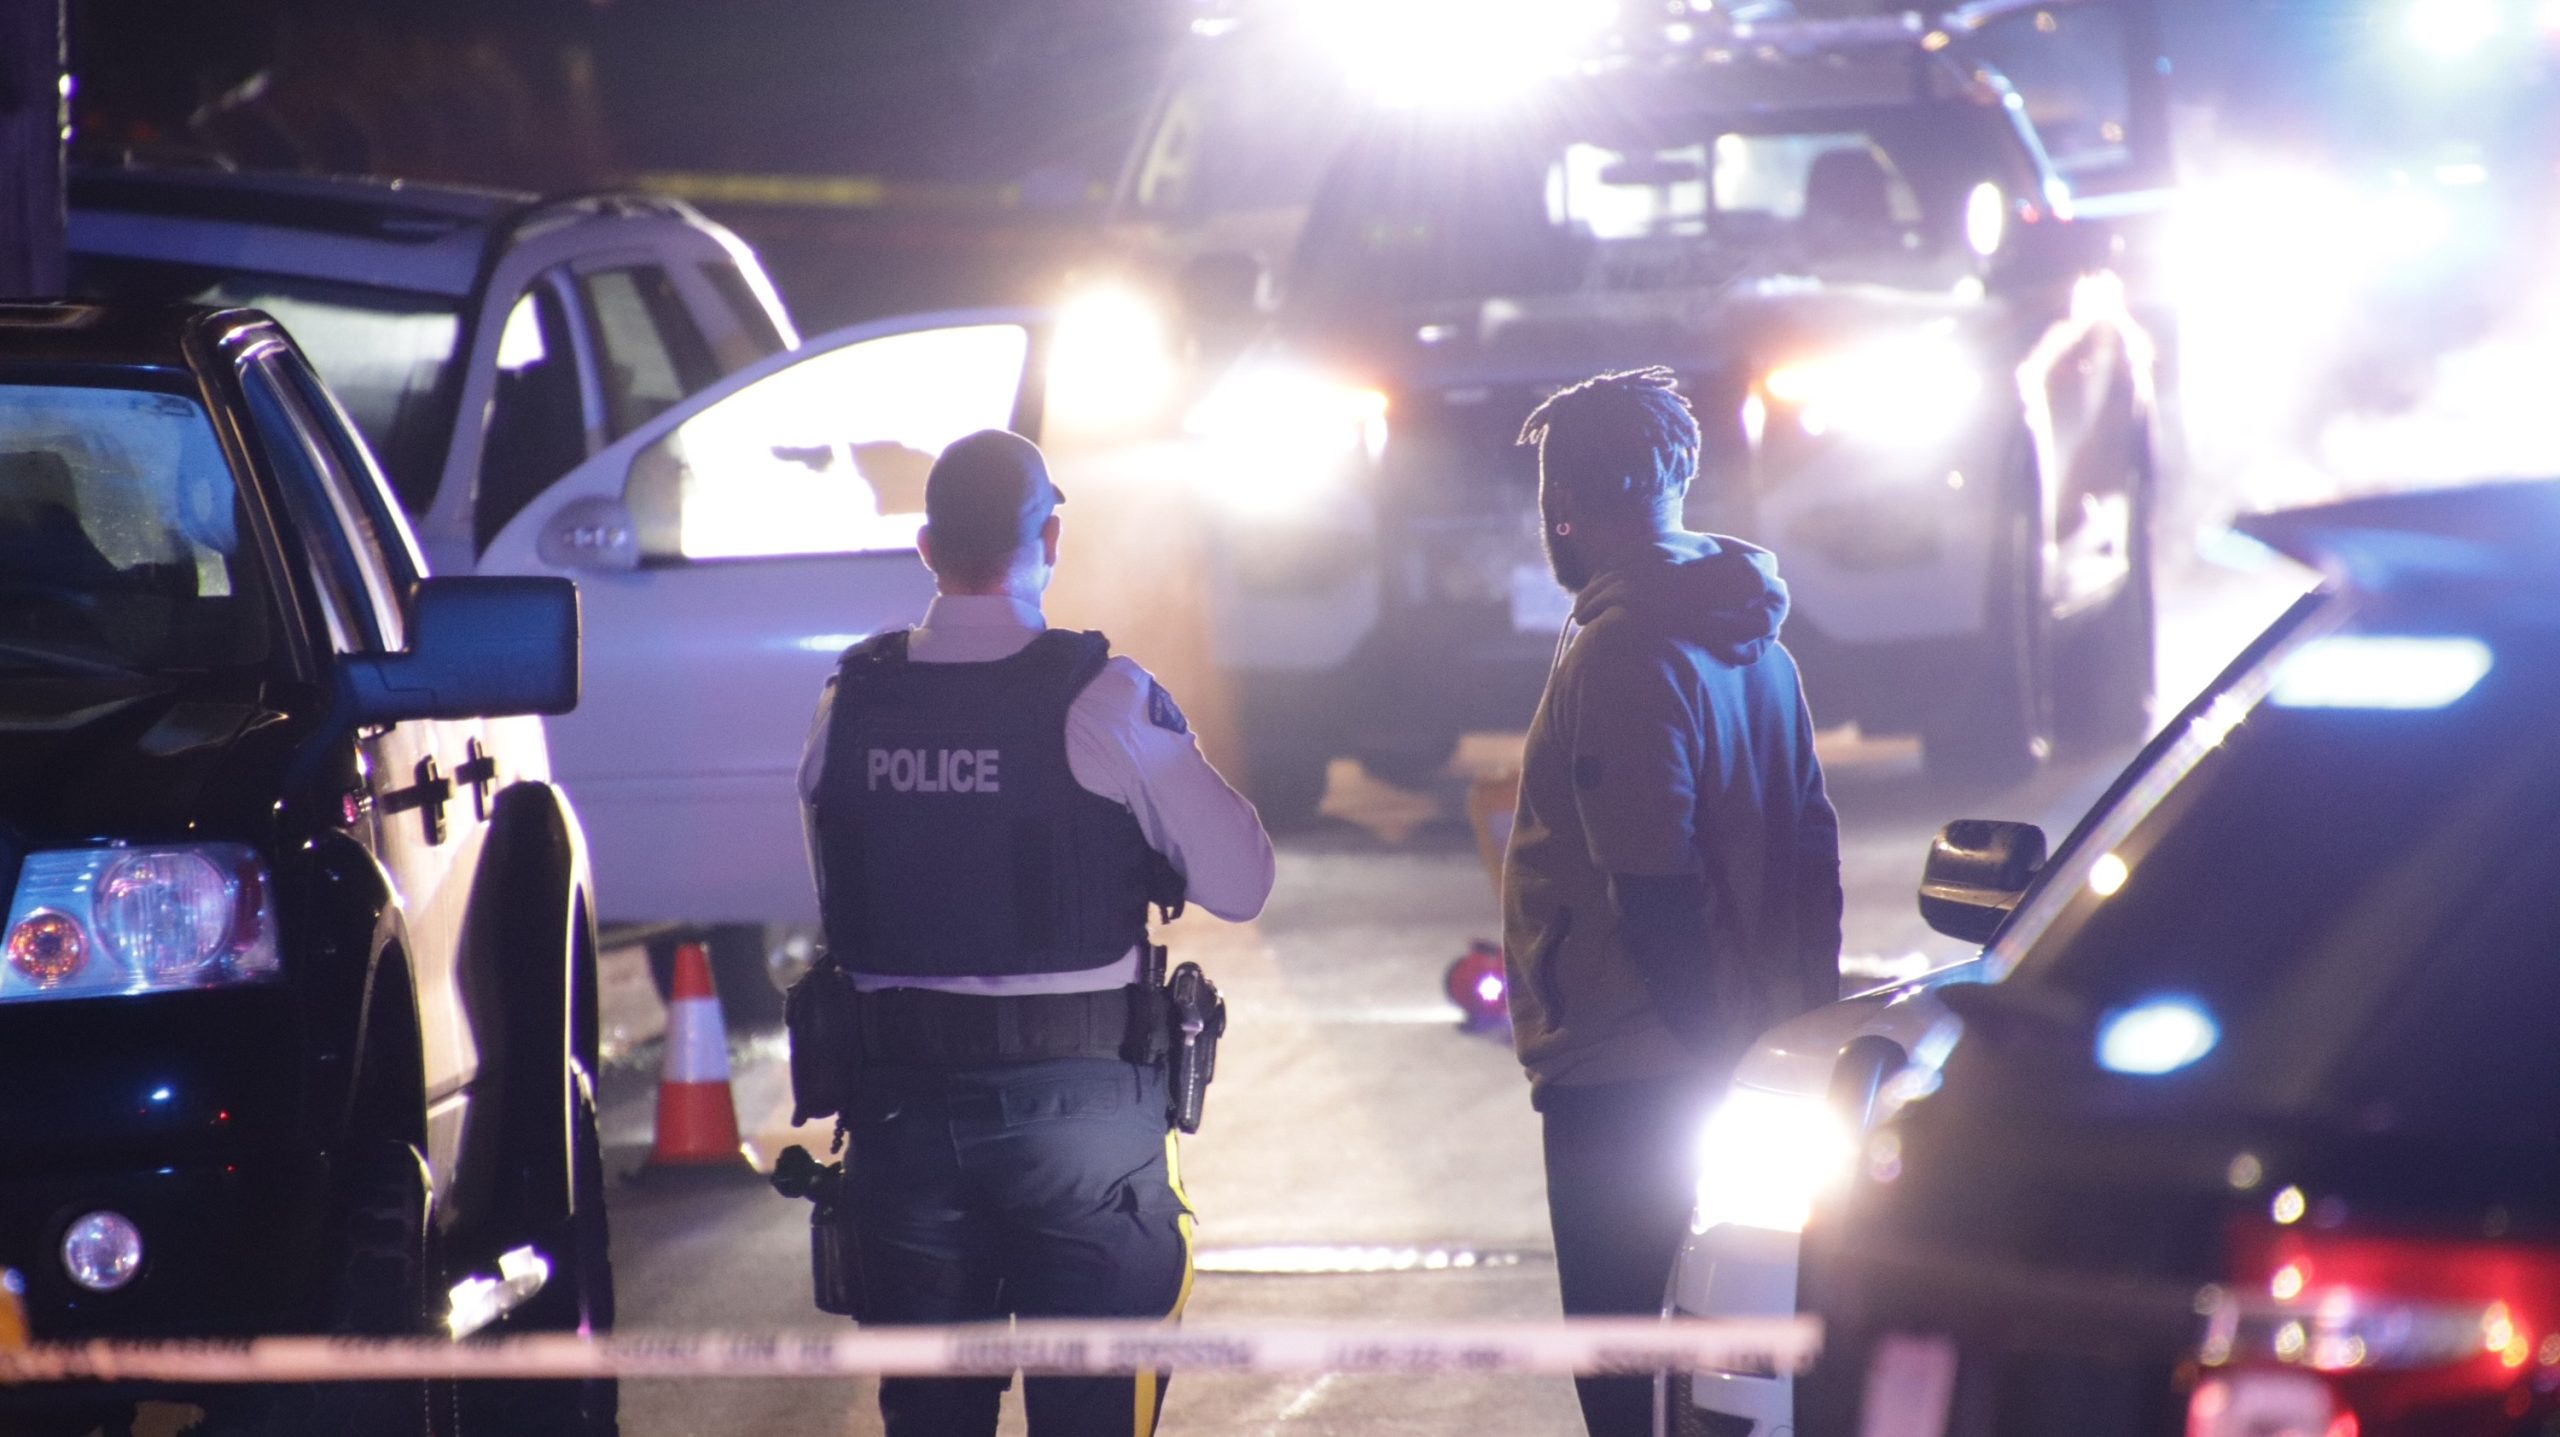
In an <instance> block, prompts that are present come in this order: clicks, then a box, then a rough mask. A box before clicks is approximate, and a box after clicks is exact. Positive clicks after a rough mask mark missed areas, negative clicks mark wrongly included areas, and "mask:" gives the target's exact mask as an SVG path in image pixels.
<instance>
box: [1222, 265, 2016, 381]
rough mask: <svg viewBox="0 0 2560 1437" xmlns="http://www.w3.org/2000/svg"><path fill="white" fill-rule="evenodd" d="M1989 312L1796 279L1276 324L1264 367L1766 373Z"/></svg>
mask: <svg viewBox="0 0 2560 1437" xmlns="http://www.w3.org/2000/svg"><path fill="white" fill-rule="evenodd" d="M1998 317H1999V311H1998V309H1997V306H1996V305H1993V304H1989V303H1986V302H1985V301H1982V300H1979V299H1967V298H1963V297H1960V296H1957V295H1954V294H1945V295H1928V294H1914V293H1912V292H1910V291H1907V290H1898V289H1883V288H1877V287H1872V286H1861V285H1826V284H1821V283H1818V282H1816V281H1812V280H1803V279H1768V280H1760V281H1755V282H1752V283H1748V284H1742V285H1733V286H1727V287H1724V288H1721V289H1715V290H1678V291H1637V292H1602V293H1577V294H1569V295H1555V296H1540V297H1536V298H1529V299H1516V300H1515V299H1498V298H1497V299H1487V300H1481V301H1475V300H1470V301H1463V302H1449V303H1441V304H1428V305H1407V306H1396V307H1385V308H1381V309H1377V310H1369V311H1361V312H1357V313H1352V312H1345V311H1332V310H1327V311H1316V312H1309V313H1302V314H1296V315H1291V316H1286V317H1284V318H1283V319H1282V320H1281V322H1280V323H1279V324H1277V325H1276V326H1275V327H1274V329H1273V332H1272V334H1271V336H1270V338H1269V340H1267V341H1266V345H1265V348H1264V355H1265V356H1266V357H1267V358H1269V359H1276V360H1283V361H1286V360H1296V361H1300V362H1307V363H1313V364H1316V365H1319V366H1321V367H1325V368H1328V369H1332V370H1336V371H1339V372H1341V373H1343V374H1344V375H1346V376H1347V377H1352V378H1357V379H1361V380H1364V381H1367V382H1373V383H1374V382H1381V381H1385V382H1390V383H1391V384H1392V385H1394V386H1400V387H1407V388H1415V389H1448V388H1457V387H1463V386H1471V385H1503V384H1527V383H1552V382H1556V381H1560V380H1565V381H1569V380H1573V379H1579V378H1582V377H1584V376H1586V375H1591V374H1597V373H1602V372H1605V371H1609V370H1617V369H1626V368H1629V367H1630V366H1634V365H1640V364H1667V365H1670V366H1672V367H1673V368H1675V369H1680V370H1683V371H1689V372H1698V371H1720V370H1727V369H1731V368H1734V367H1736V366H1743V365H1747V366H1751V367H1752V368H1754V369H1755V370H1757V369H1765V368H1767V367H1770V366H1774V365H1777V364H1783V363H1786V362H1789V361H1791V360H1796V359H1801V358H1805V357H1808V356H1811V355H1815V354H1819V353H1825V352H1829V351H1831V350H1833V349H1836V348H1838V347H1840V346H1844V345H1853V344H1855V343H1857V342H1859V341H1860V340H1861V339H1868V338H1878V337H1883V336H1886V335H1892V334H1897V333H1904V332H1909V331H1912V330H1917V329H1921V328H1925V327H1931V326H1954V327H1957V328H1960V329H1964V330H1967V331H1975V330H1980V329H1982V328H1984V327H1986V326H1988V325H1992V324H1995V323H1997V322H1998Z"/></svg>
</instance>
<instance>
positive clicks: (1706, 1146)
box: [1691, 1088, 1857, 1232]
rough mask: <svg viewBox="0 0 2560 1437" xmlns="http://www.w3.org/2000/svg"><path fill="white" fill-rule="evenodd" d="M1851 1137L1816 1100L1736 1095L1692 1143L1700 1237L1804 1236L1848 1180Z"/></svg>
mask: <svg viewBox="0 0 2560 1437" xmlns="http://www.w3.org/2000/svg"><path fill="white" fill-rule="evenodd" d="M1856 1151H1857V1139H1856V1135H1855V1134H1853V1133H1851V1132H1850V1130H1849V1124H1848V1122H1847V1120H1845V1119H1843V1118H1842V1117H1841V1116H1840V1114H1839V1112H1838V1110H1836V1109H1834V1108H1833V1107H1832V1106H1831V1104H1830V1103H1828V1102H1827V1101H1825V1100H1823V1099H1822V1098H1820V1097H1816V1096H1813V1095H1810V1094H1803V1093H1772V1092H1768V1091H1765V1090H1762V1089H1759V1088H1736V1089H1734V1090H1733V1092H1732V1094H1731V1095H1730V1096H1728V1097H1727V1098H1726V1099H1725V1100H1724V1103H1723V1105H1722V1106H1720V1107H1718V1108H1717V1109H1716V1110H1715V1113H1714V1115H1713V1116H1711V1117H1709V1118H1708V1119H1707V1123H1706V1127H1705V1129H1704V1131H1703V1132H1702V1133H1701V1134H1700V1136H1699V1141H1698V1207H1697V1212H1696V1215H1695V1216H1694V1217H1693V1218H1692V1219H1691V1226H1692V1227H1693V1228H1695V1229H1696V1230H1697V1231H1699V1232H1705V1231H1706V1230H1707V1229H1709V1228H1712V1227H1718V1226H1721V1225H1724V1224H1728V1223H1730V1224H1734V1225H1737V1226H1741V1227H1758V1228H1769V1229H1773V1230H1775V1231H1778V1232H1802V1231H1803V1230H1804V1225H1805V1221H1806V1219H1807V1218H1809V1217H1810V1216H1811V1215H1812V1212H1813V1205H1814V1203H1815V1201H1816V1200H1818V1199H1820V1198H1821V1197H1823V1196H1824V1195H1826V1194H1828V1193H1830V1192H1832V1191H1834V1190H1836V1189H1837V1188H1838V1187H1839V1186H1840V1185H1841V1183H1842V1182H1844V1181H1845V1180H1846V1179H1847V1178H1848V1175H1849V1165H1850V1162H1851V1160H1852V1159H1853V1158H1854V1157H1855V1155H1856Z"/></svg>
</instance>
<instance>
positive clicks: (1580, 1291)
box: [1538, 1079, 1706, 1437]
mask: <svg viewBox="0 0 2560 1437" xmlns="http://www.w3.org/2000/svg"><path fill="white" fill-rule="evenodd" d="M1538 1108H1539V1111H1540V1113H1541V1115H1542V1116H1543V1118H1544V1122H1545V1131H1546V1155H1547V1221H1548V1223H1549V1225H1550V1226H1551V1227H1552V1228H1553V1229H1554V1232H1555V1239H1556V1280H1557V1284H1558V1285H1559V1286H1560V1287H1562V1288H1563V1289H1564V1310H1565V1315H1566V1316H1568V1317H1630V1316H1656V1315H1659V1314H1660V1313H1661V1311H1662V1303H1663V1296H1664V1293H1665V1290H1666V1289H1667V1288H1668V1287H1669V1285H1670V1282H1671V1264H1672V1262H1673V1261H1674V1259H1676V1258H1677V1257H1678V1256H1679V1253H1680V1236H1681V1234H1682V1233H1683V1232H1684V1231H1686V1230H1687V1228H1688V1224H1689V1212H1690V1209H1691V1208H1692V1207H1693V1206H1695V1204H1696V1202H1697V1181H1698V1167H1697V1147H1698V1126H1699V1122H1700V1120H1701V1119H1702V1118H1703V1117H1704V1115H1705V1112H1706V1091H1705V1087H1704V1085H1703V1084H1701V1083H1699V1082H1698V1081H1697V1080H1696V1079H1681V1080H1678V1081H1664V1082H1646V1083H1606V1084H1590V1085H1586V1086H1572V1087H1567V1086H1561V1085H1554V1084H1551V1085H1549V1086H1547V1087H1545V1088H1543V1089H1541V1090H1540V1091H1539V1094H1538ZM1573 1385H1574V1393H1575V1395H1576V1396H1578V1397H1579V1398H1581V1399H1582V1422H1583V1426H1584V1427H1586V1428H1588V1429H1589V1430H1590V1433H1591V1437H1646V1434H1649V1433H1651V1432H1652V1430H1653V1379H1652V1378H1650V1377H1577V1378H1575V1379H1574V1380H1573Z"/></svg>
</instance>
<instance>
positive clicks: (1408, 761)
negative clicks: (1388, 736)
mask: <svg viewBox="0 0 2560 1437" xmlns="http://www.w3.org/2000/svg"><path fill="white" fill-rule="evenodd" d="M1359 756H1360V766H1361V767H1362V768H1364V769H1367V770H1368V771H1369V776H1370V777H1371V778H1374V779H1376V780H1378V781H1379V782H1380V783H1390V784H1393V785H1395V786H1396V787H1398V788H1407V789H1418V788H1427V787H1429V786H1430V784H1431V781H1432V780H1433V779H1435V778H1438V777H1439V776H1440V775H1441V774H1442V773H1444V772H1446V771H1447V770H1448V767H1449V760H1451V759H1453V758H1455V757H1457V756H1458V736H1457V735H1456V734H1435V735H1432V736H1430V737H1427V738H1418V739H1413V740H1410V741H1407V742H1405V743H1400V744H1395V745H1393V746H1390V747H1383V748H1364V749H1362V750H1360V755H1359Z"/></svg>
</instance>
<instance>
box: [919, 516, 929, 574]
mask: <svg viewBox="0 0 2560 1437" xmlns="http://www.w3.org/2000/svg"><path fill="white" fill-rule="evenodd" d="M916 557H917V558H919V559H922V560H924V566H925V567H926V568H928V569H930V568H932V567H933V526H932V525H931V524H924V525H919V526H918V527H917V529H916Z"/></svg>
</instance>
